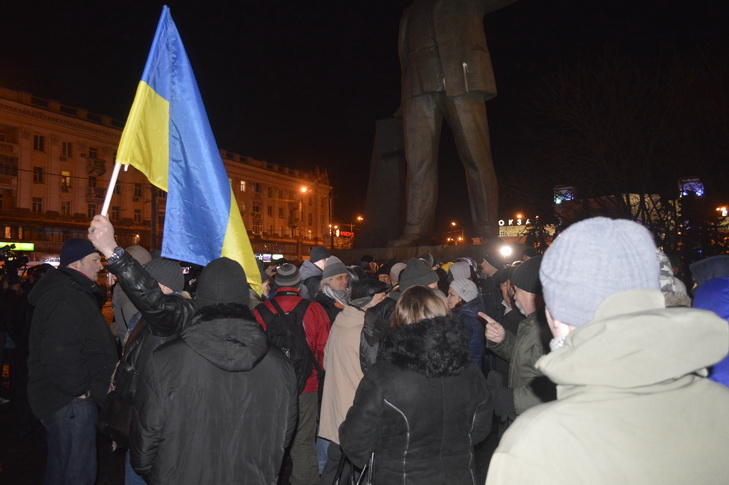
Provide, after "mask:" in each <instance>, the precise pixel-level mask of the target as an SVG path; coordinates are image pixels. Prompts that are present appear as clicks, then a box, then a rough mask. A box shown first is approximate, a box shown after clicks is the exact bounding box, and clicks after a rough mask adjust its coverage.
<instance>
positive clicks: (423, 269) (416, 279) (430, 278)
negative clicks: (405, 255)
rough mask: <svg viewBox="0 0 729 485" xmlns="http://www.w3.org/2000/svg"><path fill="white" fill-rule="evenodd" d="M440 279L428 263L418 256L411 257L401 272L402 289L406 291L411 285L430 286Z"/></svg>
mask: <svg viewBox="0 0 729 485" xmlns="http://www.w3.org/2000/svg"><path fill="white" fill-rule="evenodd" d="M436 281H438V275H437V274H436V272H435V271H433V270H432V269H431V268H430V267H428V263H426V262H425V261H423V260H422V259H418V258H410V259H409V260H408V261H407V263H406V266H405V269H404V270H402V273H400V291H405V290H407V289H408V288H410V287H411V286H418V285H422V286H428V285H429V284H431V283H435V282H436Z"/></svg>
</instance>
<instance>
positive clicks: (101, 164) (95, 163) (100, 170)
mask: <svg viewBox="0 0 729 485" xmlns="http://www.w3.org/2000/svg"><path fill="white" fill-rule="evenodd" d="M86 172H87V173H88V174H89V175H93V176H96V177H101V176H102V175H104V174H105V173H106V160H101V159H99V158H87V159H86Z"/></svg>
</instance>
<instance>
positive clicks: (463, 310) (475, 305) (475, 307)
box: [451, 297, 483, 318]
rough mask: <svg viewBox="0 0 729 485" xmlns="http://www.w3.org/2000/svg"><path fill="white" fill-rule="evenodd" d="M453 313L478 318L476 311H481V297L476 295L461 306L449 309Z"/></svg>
mask: <svg viewBox="0 0 729 485" xmlns="http://www.w3.org/2000/svg"><path fill="white" fill-rule="evenodd" d="M451 311H452V312H453V313H458V314H461V315H468V316H469V317H473V318H478V312H480V311H483V310H482V309H481V298H480V297H476V298H474V299H473V300H471V301H467V302H466V303H464V304H463V305H461V306H458V307H455V308H454V309H453V310H451Z"/></svg>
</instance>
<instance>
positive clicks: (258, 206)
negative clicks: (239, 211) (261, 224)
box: [253, 200, 261, 213]
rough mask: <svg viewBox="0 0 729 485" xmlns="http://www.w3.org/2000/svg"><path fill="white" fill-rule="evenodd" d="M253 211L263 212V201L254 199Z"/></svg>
mask: <svg viewBox="0 0 729 485" xmlns="http://www.w3.org/2000/svg"><path fill="white" fill-rule="evenodd" d="M253 212H256V213H260V212H261V203H260V202H257V201H255V200H254V201H253Z"/></svg>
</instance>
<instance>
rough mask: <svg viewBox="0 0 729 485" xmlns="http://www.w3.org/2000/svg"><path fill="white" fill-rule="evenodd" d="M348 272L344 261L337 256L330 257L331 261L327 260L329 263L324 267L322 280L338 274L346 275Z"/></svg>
mask: <svg viewBox="0 0 729 485" xmlns="http://www.w3.org/2000/svg"><path fill="white" fill-rule="evenodd" d="M346 272H347V267H346V266H344V263H342V260H341V259H339V258H338V257H336V256H330V257H329V259H327V263H326V264H325V265H324V273H323V274H322V278H331V277H332V276H337V275H338V274H344V273H346Z"/></svg>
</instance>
